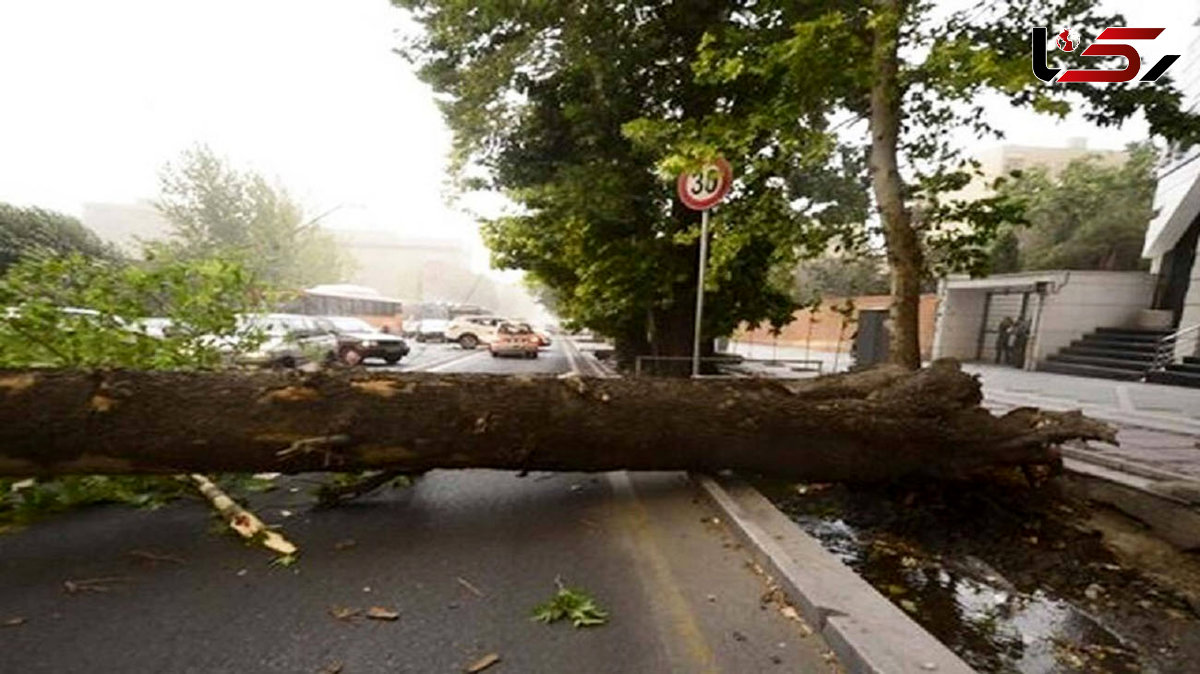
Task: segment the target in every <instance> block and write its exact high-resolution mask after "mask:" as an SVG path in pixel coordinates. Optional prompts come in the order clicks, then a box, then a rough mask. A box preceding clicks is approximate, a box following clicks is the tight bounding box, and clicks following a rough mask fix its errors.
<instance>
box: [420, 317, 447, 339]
mask: <svg viewBox="0 0 1200 674" xmlns="http://www.w3.org/2000/svg"><path fill="white" fill-rule="evenodd" d="M449 328H450V321H448V320H446V319H444V318H424V319H421V320H420V321H417V329H416V340H417V341H418V342H440V341H443V340H445V339H447V337H446V331H447V330H449Z"/></svg>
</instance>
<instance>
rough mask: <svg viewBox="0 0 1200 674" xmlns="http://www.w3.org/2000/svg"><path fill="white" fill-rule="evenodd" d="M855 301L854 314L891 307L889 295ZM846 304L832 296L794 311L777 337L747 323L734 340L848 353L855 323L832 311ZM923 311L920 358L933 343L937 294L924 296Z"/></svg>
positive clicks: (857, 298) (861, 297) (926, 355)
mask: <svg viewBox="0 0 1200 674" xmlns="http://www.w3.org/2000/svg"><path fill="white" fill-rule="evenodd" d="M853 300H854V307H855V315H857V312H858V311H862V310H872V309H875V310H886V309H888V308H890V307H891V306H892V298H891V296H890V295H861V296H859V297H855V298H853ZM845 304H846V299H845V298H842V297H831V298H828V299H826V300H825V301H824V302H822V303H821V305H820V306H819V307H818V308H817V310H816V311H815V312H811V311H808V310H804V311H797V312H796V313H795V314H793V316H794V319H795V320H793V321H792V322H791V323H789V324H787V325H786V326H784V328H783V331H782V332H781V333H780V334H779V336H778V338H777V337H776V336H775V335H773V334H771V330H770V327H769V326H762V327H760V328H758V329H757V330H748V329H746V327H747V326H742V329H740V330H738V332H737V333H735V335H734V339H736V340H738V341H742V342H750V343H753V344H776V343H778V344H779V345H780V346H794V347H805V346H806V345H807V346H808V347H809V348H811V349H813V350H815V351H829V352H833V351H837V350H840V351H843V352H849V351H850V342H851V335H853V334H854V326H853V325H849V324H848V323H847V322H846V320H845V319H844V318H843V317H842V315H841V314H839V313H837V312H836V311H834V310H833V307H835V306H845ZM920 312H921V313H920V332H921V337H920V339H921V357H922V358H929V355H930V353H931V352H932V346H933V328H934V323H935V315H936V313H937V296H936V295H933V294H929V295H922V296H921V308H920Z"/></svg>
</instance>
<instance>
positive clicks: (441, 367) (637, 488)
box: [0, 344, 836, 674]
mask: <svg viewBox="0 0 1200 674" xmlns="http://www.w3.org/2000/svg"><path fill="white" fill-rule="evenodd" d="M422 346H425V347H426V348H424V349H420V350H419V351H418V350H414V353H413V354H412V356H413V358H411V359H405V361H404V362H402V363H401V364H400V365H399V366H398V368H397V369H427V370H435V371H445V372H450V371H486V372H507V373H555V372H563V371H567V370H568V369H569V368H570V367H571V366H572V364H573V363H574V364H576V366H577V365H578V362H577V360H576V356H575V355H573V354H572V353H570V352H568V351H566V350H564V349H562V348H561V345H556V346H555V347H554V348H552V349H550V350H548V351H546V352H544V353H543V354H542V357H541V358H539V359H537V360H528V361H525V360H519V359H493V358H492V357H491V356H490V355H489V354H487V352H486V351H482V350H481V351H478V352H466V353H464V352H462V351H461V350H460V349H458V347H456V346H451V345H441V344H434V345H422ZM312 479H314V478H313V476H298V477H295V478H283V485H284V486H283V487H281V488H280V489H277V490H275V491H271V492H267V493H263V494H256V495H254V496H252V497H251V506H252V507H253V508H254V510H255V511H256V512H257V513H258V514H259V515H260V516H262V517H263V518H264V519H265V520H266V521H267V522H269V523H274V524H279V525H282V527H283V533H284V534H285V535H286V536H287V537H288V538H289V539H290V540H292V541H293V542H294V543H296V544H297V545H298V546H300V549H301V553H300V556H299V559H298V562H297V563H296V564H294V565H292V566H279V565H273V564H272V557H271V555H270V554H268V553H267V552H265V551H264V550H262V549H261V548H257V547H249V546H247V545H245V544H243V543H242V542H241V541H240V540H238V539H236V538H233V537H231V536H230V535H228V534H227V533H222V531H223V529H224V527H223V525H222V523H220V522H218V521H217V520H215V519H214V518H213V517H212V516H211V514H210V512H209V509H208V508H207V507H206V505H205V504H204V503H202V502H200V501H199V500H198V499H197V500H193V501H183V502H177V503H175V504H172V505H169V506H166V507H164V508H162V509H160V510H156V511H147V510H134V509H130V508H125V507H96V508H88V509H82V510H79V511H76V512H72V513H67V514H64V515H60V516H55V517H51V518H48V519H46V520H44V521H41V522H38V523H35V524H33V525H31V526H29V527H28V528H26V529H24V530H21V531H18V532H16V533H12V534H8V535H3V536H0V625H3V624H5V623H7V622H8V621H14V622H15V619H18V618H19V619H22V621H21V622H19V624H14V625H12V626H8V627H0V670H3V671H6V672H7V671H12V672H22V673H32V672H53V673H54V674H69V673H74V672H80V673H83V672H87V673H92V672H238V673H244V672H289V673H290V672H320V671H330V672H332V671H340V672H342V673H343V674H355V673H357V672H420V673H426V672H456V671H463V670H464V669H465V668H467V667H468V666H469V665H470V664H471V663H474V662H477V661H479V660H480V659H481V658H483V657H485V656H487V655H489V654H493V653H494V654H496V655H498V656H499V658H500V661H499V662H498V663H497V664H495V665H492V666H491V667H490V668H489V669H488V672H489V674H490V672H493V671H494V672H565V671H572V672H613V673H625V672H647V673H651V672H729V673H731V674H749V673H754V672H787V671H804V672H828V671H836V664H835V663H832V662H831V661H830V659H829V658H828V657H827V655H828V650H827V646H826V645H825V644H824V642H823V641H822V640H821V639H820V637H818V636H815V635H810V634H809V635H806V631H805V629H804V627H803V626H802V625H801V624H799V623H797V622H796V621H794V620H791V619H789V618H788V617H787V616H786V615H784V614H783V613H781V612H780V610H779V608H778V606H776V605H774V604H770V603H767V604H764V603H762V601H761V598H762V596H763V594H764V593H765V592H766V591H767V585H766V583H765V581H764V580H763V579H762V578H761V577H760V576H758V575H756V574H755V573H754V572H753V571H752V569H751V568H750V566H749V565H747V561H748V555H747V553H746V552H745V551H744V550H742V549H741V548H740V547H739V546H738V545H737V544H736V543H735V542H734V541H733V539H732V538H731V537H730V536H729V535H728V533H727V532H726V531H725V529H724V527H723V525H721V524H720V523H719V522H716V521H714V519H713V518H714V515H715V513H714V512H713V511H712V509H711V508H710V507H709V505H708V503H707V501H705V500H703V499H702V498H700V497H699V495H698V494H697V493H696V491H695V489H694V488H693V486H692V485H691V484H690V482H689V481H688V480H687V478H686V476H684V475H683V474H680V473H664V474H639V475H636V476H630V475H628V474H625V473H610V474H601V475H581V474H540V473H534V474H530V475H526V476H524V477H520V476H518V475H516V474H514V473H507V472H498V471H434V472H431V473H429V474H428V475H426V476H424V477H422V478H420V479H418V480H417V481H416V482H415V483H414V485H413V486H411V487H408V488H403V489H385V490H382V491H380V492H379V493H377V494H375V495H372V496H371V497H369V498H366V499H362V500H361V501H357V502H353V503H350V504H347V505H345V506H344V507H340V508H335V509H327V510H321V509H314V508H313V507H312V506H313V502H314V499H313V497H312V495H311V493H310V490H311V488H312V487H313V486H314V485H312V484H311V480H312ZM214 525H215V526H214ZM97 579H99V580H97ZM559 579H561V581H562V582H563V583H565V584H566V585H568V586H577V587H579V588H582V589H583V590H585V591H586V592H587V593H588V594H590V595H591V596H593V597H594V598H595V599H596V600H597V601H598V602H599V604H600V605H601V606H602V607H603V608H604V609H606V610H607V611H608V612H609V622H608V624H606V625H604V626H601V627H596V628H590V629H575V628H572V627H571V626H570V625H568V624H565V623H559V624H554V625H544V624H541V623H538V622H534V621H533V620H531V612H532V609H533V607H534V606H535V605H537V604H539V603H542V602H544V601H546V600H548V599H549V598H550V597H551V596H552V595H553V594H554V592H555V589H556V581H557V580H559ZM85 581H91V582H85ZM373 606H377V607H381V608H384V609H387V610H390V611H395V612H397V613H398V614H399V617H398V619H396V620H394V621H386V620H369V619H365V618H364V617H363V616H362V614H361V612H362V611H365V610H367V609H369V608H371V607H373ZM355 611H358V612H359V613H356V612H355ZM338 616H341V617H340V618H339V617H338Z"/></svg>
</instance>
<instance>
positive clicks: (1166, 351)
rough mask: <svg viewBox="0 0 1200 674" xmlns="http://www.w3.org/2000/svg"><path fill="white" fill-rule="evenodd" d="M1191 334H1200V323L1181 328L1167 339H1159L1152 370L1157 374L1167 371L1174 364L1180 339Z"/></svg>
mask: <svg viewBox="0 0 1200 674" xmlns="http://www.w3.org/2000/svg"><path fill="white" fill-rule="evenodd" d="M1191 333H1197V334H1200V323H1197V324H1195V325H1190V326H1188V327H1186V328H1180V329H1179V330H1176V331H1175V332H1172V333H1171V334H1169V335H1166V336H1165V337H1161V338H1159V340H1158V342H1157V343H1156V347H1155V349H1154V363H1153V365H1152V366H1151V368H1150V370H1151V371H1152V372H1157V371H1160V370H1163V369H1165V368H1166V366H1167V365H1168V364H1170V363H1172V362H1174V361H1175V346H1176V345H1177V344H1178V343H1179V339H1180V338H1181V337H1183V336H1185V335H1188V334H1191Z"/></svg>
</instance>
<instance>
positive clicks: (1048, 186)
mask: <svg viewBox="0 0 1200 674" xmlns="http://www.w3.org/2000/svg"><path fill="white" fill-rule="evenodd" d="M1157 159H1158V158H1157V153H1156V152H1155V151H1154V148H1153V147H1152V146H1150V145H1148V144H1142V145H1134V146H1131V147H1130V149H1129V158H1128V160H1127V161H1125V162H1123V163H1121V164H1117V165H1113V164H1110V163H1108V162H1104V161H1102V160H1101V159H1100V158H1099V157H1097V156H1095V155H1091V156H1087V157H1084V158H1081V159H1077V160H1075V161H1072V162H1071V163H1070V164H1069V165H1068V166H1067V167H1066V168H1065V169H1064V170H1063V171H1062V172H1061V173H1060V174H1059V175H1057V176H1055V175H1051V174H1050V173H1049V172H1048V171H1047V170H1046V169H1045V168H1034V169H1031V170H1028V171H1025V172H1023V173H1022V174H1021V175H1019V176H1017V177H1015V178H1013V179H1011V180H1009V181H1008V182H1006V183H1005V184H1004V185H1002V186H1001V188H1000V194H1001V195H1002V196H1005V197H1007V198H1009V199H1011V200H1012V201H1014V202H1015V203H1017V204H1018V205H1019V206H1020V207H1021V209H1022V210H1023V212H1024V214H1025V219H1026V220H1027V221H1028V226H1027V227H1021V228H1012V229H1009V230H1007V231H1006V232H1005V233H1004V235H1003V236H1002V237H1001V238H1000V239H999V240H998V241H997V243H996V245H995V246H993V248H992V271H994V272H1012V271H1026V270H1041V269H1100V270H1107V271H1131V270H1139V269H1145V268H1146V261H1144V260H1142V244H1143V243H1144V239H1145V236H1146V228H1147V227H1148V226H1149V224H1150V220H1151V219H1152V218H1153V217H1154V188H1155V184H1156V179H1155V165H1156V163H1157Z"/></svg>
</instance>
